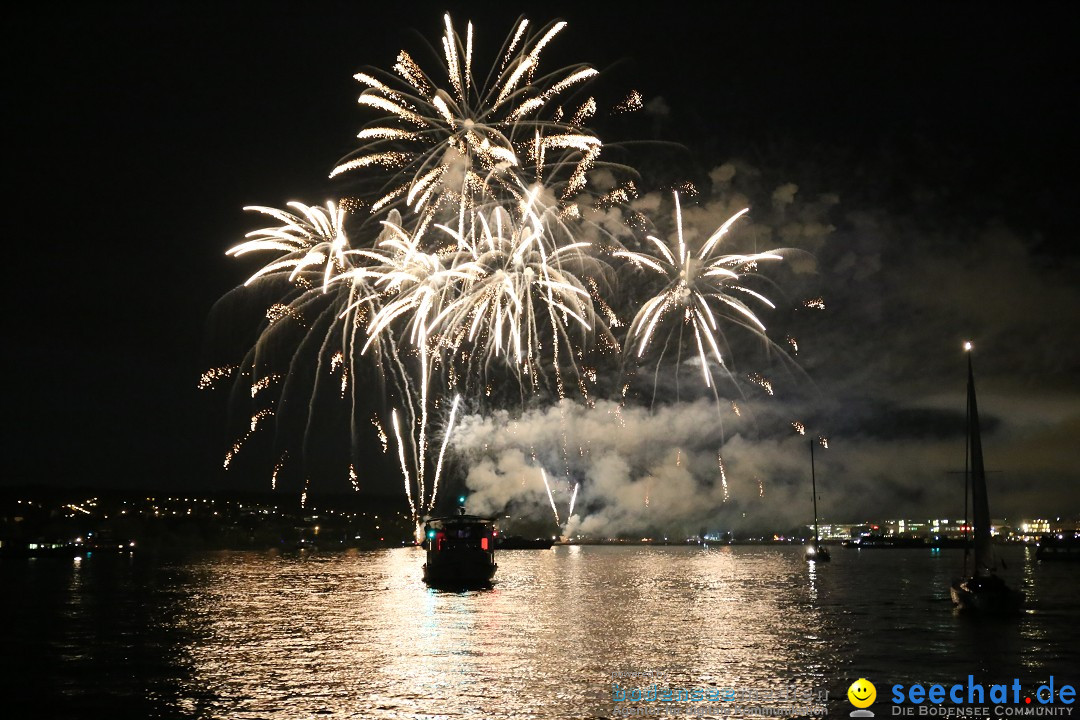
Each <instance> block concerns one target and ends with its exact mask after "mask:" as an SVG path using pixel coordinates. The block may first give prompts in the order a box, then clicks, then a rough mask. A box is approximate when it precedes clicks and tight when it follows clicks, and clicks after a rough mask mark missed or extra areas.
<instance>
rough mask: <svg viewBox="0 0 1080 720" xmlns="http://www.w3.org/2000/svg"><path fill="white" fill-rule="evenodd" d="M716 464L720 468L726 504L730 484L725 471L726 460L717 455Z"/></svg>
mask: <svg viewBox="0 0 1080 720" xmlns="http://www.w3.org/2000/svg"><path fill="white" fill-rule="evenodd" d="M716 464H717V465H718V466H719V467H720V485H721V486H722V488H723V491H724V502H727V501H728V483H727V473H726V472H725V471H724V458H722V457H720V453H717V454H716Z"/></svg>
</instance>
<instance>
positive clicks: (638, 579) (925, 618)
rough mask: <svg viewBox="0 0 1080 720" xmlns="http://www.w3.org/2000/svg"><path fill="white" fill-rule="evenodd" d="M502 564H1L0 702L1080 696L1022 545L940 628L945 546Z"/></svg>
mask: <svg viewBox="0 0 1080 720" xmlns="http://www.w3.org/2000/svg"><path fill="white" fill-rule="evenodd" d="M497 555H498V556H497V560H498V563H499V570H498V572H497V574H496V580H497V582H496V584H495V585H494V587H493V588H492V589H490V590H483V591H470V592H461V593H453V592H440V591H436V590H431V589H428V588H427V587H426V586H425V585H424V584H423V583H422V582H421V579H420V566H421V564H422V562H423V556H422V552H421V551H420V550H418V549H415V548H403V549H398V550H385V551H373V552H346V553H313V554H301V555H284V554H278V553H273V552H265V553H260V552H220V553H204V554H198V555H191V556H184V557H155V556H150V555H135V556H134V557H130V558H129V557H98V556H93V557H90V558H81V559H75V560H71V559H66V560H61V559H51V558H50V559H46V558H39V559H30V560H27V559H10V558H9V559H3V560H0V583H2V584H0V587H2V588H3V593H2V594H3V597H4V603H5V605H6V606H7V609H6V612H5V617H4V625H5V631H4V636H5V637H4V646H5V649H4V660H3V662H4V667H3V680H4V683H5V684H6V685H8V688H7V691H6V692H5V694H4V702H5V706H6V707H8V708H9V709H13V710H16V711H19V712H26V713H28V715H27V716H28V717H29V716H34V717H42V716H54V717H72V718H85V717H121V716H140V717H159V718H185V717H200V718H306V717H343V718H345V717H348V718H462V717H464V718H471V717H490V718H591V717H615V716H617V715H618V713H619V712H620V711H621V710H622V709H625V708H626V707H627V706H628V705H633V706H635V707H638V708H646V709H648V708H652V710H653V711H657V709H658V708H661V709H664V711H665V713H668V714H665V715H663V716H672V715H670V713H671V712H674V711H673V710H671V708H672V707H673V704H672V703H659V702H655V701H652V702H644V701H643V702H640V703H630V702H629V701H626V702H615V701H614V700H613V693H614V692H616V690H622V691H624V692H625V691H627V690H628V689H631V690H632V689H633V688H638V689H639V690H640V688H645V689H648V687H649V686H651V685H654V684H655V685H657V686H659V687H660V688H662V689H663V688H668V689H676V690H678V689H680V688H682V689H686V690H693V689H695V688H697V689H703V690H704V691H705V692H706V693H707V692H716V691H717V690H718V689H719V690H722V691H724V692H727V691H728V690H732V691H735V692H741V693H744V694H743V695H741V696H738V697H741V698H742V699H743V701H742V702H741V704H738V703H732V702H727V704H726V705H722V706H720V705H717V703H715V702H713V703H709V702H697V703H694V702H683V703H676V704H677V705H679V707H677V708H675V710H685V709H686V708H688V707H690V706H695V707H697V708H699V712H706V710H705V708H707V707H709V708H714V710H710V711H707V712H709V713H710V715H709V716H711V715H712V714H719V712H720V711H718V710H715V708H717V707H720V708H721V710H723V711H726V712H729V713H730V714H731V715H732V716H736V717H737V716H750V715H752V714H754V712H756V711H755V710H753V709H752V707H751V705H754V704H755V703H756V706H761V707H772V708H779V707H783V706H784V702H785V701H782V700H780V699H777V698H779V697H780V696H779V695H776V694H774V695H771V696H768V697H771V698H773V699H767V700H760V698H763V697H766V693H769V692H774V693H775V692H776V691H777V690H778V689H780V692H785V690H783V689H784V688H794V690H795V692H797V693H803V694H804V695H801V696H800V695H796V696H795V697H796V699H798V698H800V697H803V698H811V695H810V693H812V692H818V693H824V691H826V690H827V691H828V694H829V699H828V700H827V701H825V703H824V704H825V705H826V707H827V709H828V711H829V715H831V716H843V717H846V716H847V715H848V712H849V711H850V710H852V709H853V708H852V707H851V705H850V704H848V702H847V700H846V691H847V688H848V686H849V685H850V684H851V682H852V681H853V680H855V679H856V678H859V677H866V678H868V679H869V680H871V681H872V682H874V683H875V684H876V686H877V690H878V697H879V702H878V703H877V704H876V705H875V706H874V707H873V708H871V709H872V710H875V711H877V713H878V716H879V717H881V716H885V715H888V714H889V710H890V708H889V705H888V703H887V701H888V697H889V694H890V692H889V688H890V687H891V685H892V684H893V683H904V684H910V683H914V682H922V683H926V684H928V685H929V684H931V683H944V684H951V683H954V682H966V681H967V676H968V675H969V674H970V675H973V676H974V680H975V681H976V682H985V683H987V684H988V685H989V684H990V683H995V682H997V683H1009V682H1011V681H1012V679H1013V678H1014V677H1015V678H1019V679H1020V681H1021V682H1022V683H1024V684H1025V686H1027V687H1034V685H1035V684H1037V683H1043V682H1045V681H1046V680H1047V679H1048V678H1049V676H1050V675H1054V676H1055V678H1056V681H1057V682H1058V684H1059V686H1060V683H1061V682H1064V681H1068V682H1072V683H1073V684H1080V683H1078V682H1077V681H1078V680H1080V676H1078V673H1080V627H1078V625H1077V619H1078V618H1077V608H1078V598H1080V580H1078V578H1080V573H1078V572H1077V568H1076V566H1075V565H1073V566H1070V565H1069V564H1051V563H1038V562H1037V561H1035V559H1034V554H1033V551H1032V550H1031V549H1028V548H1022V547H1011V548H1006V549H1005V551H1004V555H1005V558H1006V560H1007V561H1008V565H1009V570H1008V572H1007V577H1008V579H1009V580H1010V582H1012V583H1014V584H1015V585H1018V586H1020V587H1022V589H1023V590H1024V592H1025V593H1026V595H1027V597H1028V606H1027V609H1026V611H1025V613H1024V615H1023V616H1022V617H1020V618H1017V619H1011V620H1004V621H986V620H978V619H974V618H969V617H965V616H963V615H958V614H956V613H955V612H954V611H953V609H952V606H951V603H950V602H949V597H948V583H949V580H950V578H951V577H952V576H954V575H955V574H957V571H958V568H959V565H960V558H961V554H960V551H949V550H946V551H944V552H939V553H934V552H931V551H930V550H861V551H860V550H847V549H842V548H836V549H834V551H833V562H832V563H830V564H827V565H823V566H820V567H814V566H812V565H811V566H808V565H807V563H805V562H804V561H803V559H802V551H801V549H800V548H794V547H769V546H739V547H716V548H710V549H702V548H700V547H556V548H554V549H552V550H550V551H502V552H500V553H498V554H497ZM613 683H614V684H615V685H613ZM616 686H617V687H616ZM747 691H753V692H756V693H758V695H757V696H751V698H752V697H757V698H759V700H758V701H755V703H751V702H750V701H749V700H747V697H748V696H747V695H746V694H745V693H746V692H747ZM728 697H730V696H728ZM813 697H816V698H818V699H819V700H820V699H821V698H822V696H821V695H817V696H813ZM714 699H715V698H714ZM882 700H884V701H886V702H881V701H882ZM800 702H802V701H800ZM805 702H810V700H809V699H807V700H805ZM815 702H817V701H815ZM804 704H805V703H804ZM778 712H783V711H778ZM788 712H789V714H791V715H799V714H804V713H803V712H801V711H797V710H795V709H793V710H791V711H788ZM5 716H6V717H15V715H9V714H7V713H5Z"/></svg>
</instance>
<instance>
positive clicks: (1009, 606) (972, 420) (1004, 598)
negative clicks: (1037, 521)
mask: <svg viewBox="0 0 1080 720" xmlns="http://www.w3.org/2000/svg"><path fill="white" fill-rule="evenodd" d="M964 349H965V350H967V353H968V384H967V449H966V451H965V455H966V457H965V459H964V477H965V483H967V484H966V485H965V505H966V488H967V487H968V486H970V488H971V503H972V511H973V515H974V521H973V523H972V528H973V531H974V542H973V545H974V550H975V553H974V554H975V567H974V574H972V575H968V574H967V569H968V568H967V564H968V562H967V561H968V551H967V549H965V550H964V574H963V576H962V577H960V578H958V579H956V580H953V582H952V585H951V586H950V587H949V593H950V594H951V595H952V600H953V604H955V605H956V607H957V608H959V609H960V610H969V611H970V610H974V611H978V612H981V613H986V614H1013V613H1016V612H1018V611H1019V610H1020V606H1021V605H1022V604H1023V602H1024V596H1023V594H1022V593H1021V592H1019V591H1018V590H1014V589H1012V588H1010V587H1009V586H1008V585H1006V584H1005V581H1004V580H1002V579H1001V578H1000V577H998V575H997V570H998V567H999V565H1001V562H1000V560H999V559H998V558H997V557H996V555H995V553H994V546H993V545H992V544H991V542H990V503H989V500H988V499H987V494H986V469H985V468H984V467H983V456H982V436H981V434H980V431H979V406H978V402H977V401H976V399H975V372H974V370H973V369H972V362H971V344H970V343H966V344H965V345H964ZM969 463H970V465H969ZM969 468H970V473H969V472H968V470H969ZM964 509H965V511H966V510H967V508H966V507H965V508H964Z"/></svg>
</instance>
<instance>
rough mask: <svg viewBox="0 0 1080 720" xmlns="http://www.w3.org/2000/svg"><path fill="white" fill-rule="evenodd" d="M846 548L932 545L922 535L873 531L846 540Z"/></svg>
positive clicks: (920, 546)
mask: <svg viewBox="0 0 1080 720" xmlns="http://www.w3.org/2000/svg"><path fill="white" fill-rule="evenodd" d="M843 545H844V547H846V548H859V549H881V548H925V547H930V546H931V544H930V541H929V540H927V539H926V538H921V537H897V536H895V535H881V534H880V533H871V534H869V535H860V536H859V537H857V538H852V539H850V540H845V541H844V542H843Z"/></svg>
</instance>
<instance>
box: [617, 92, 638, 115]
mask: <svg viewBox="0 0 1080 720" xmlns="http://www.w3.org/2000/svg"><path fill="white" fill-rule="evenodd" d="M642 107H643V102H642V98H641V93H639V92H638V91H637V90H631V91H630V94H629V95H627V96H626V99H625V100H623V101H622V102H620V103H619V104H618V105H616V106H615V107H614V108H613V110H612V113H613V114H621V113H630V112H636V111H638V110H640V109H641V108H642Z"/></svg>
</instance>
